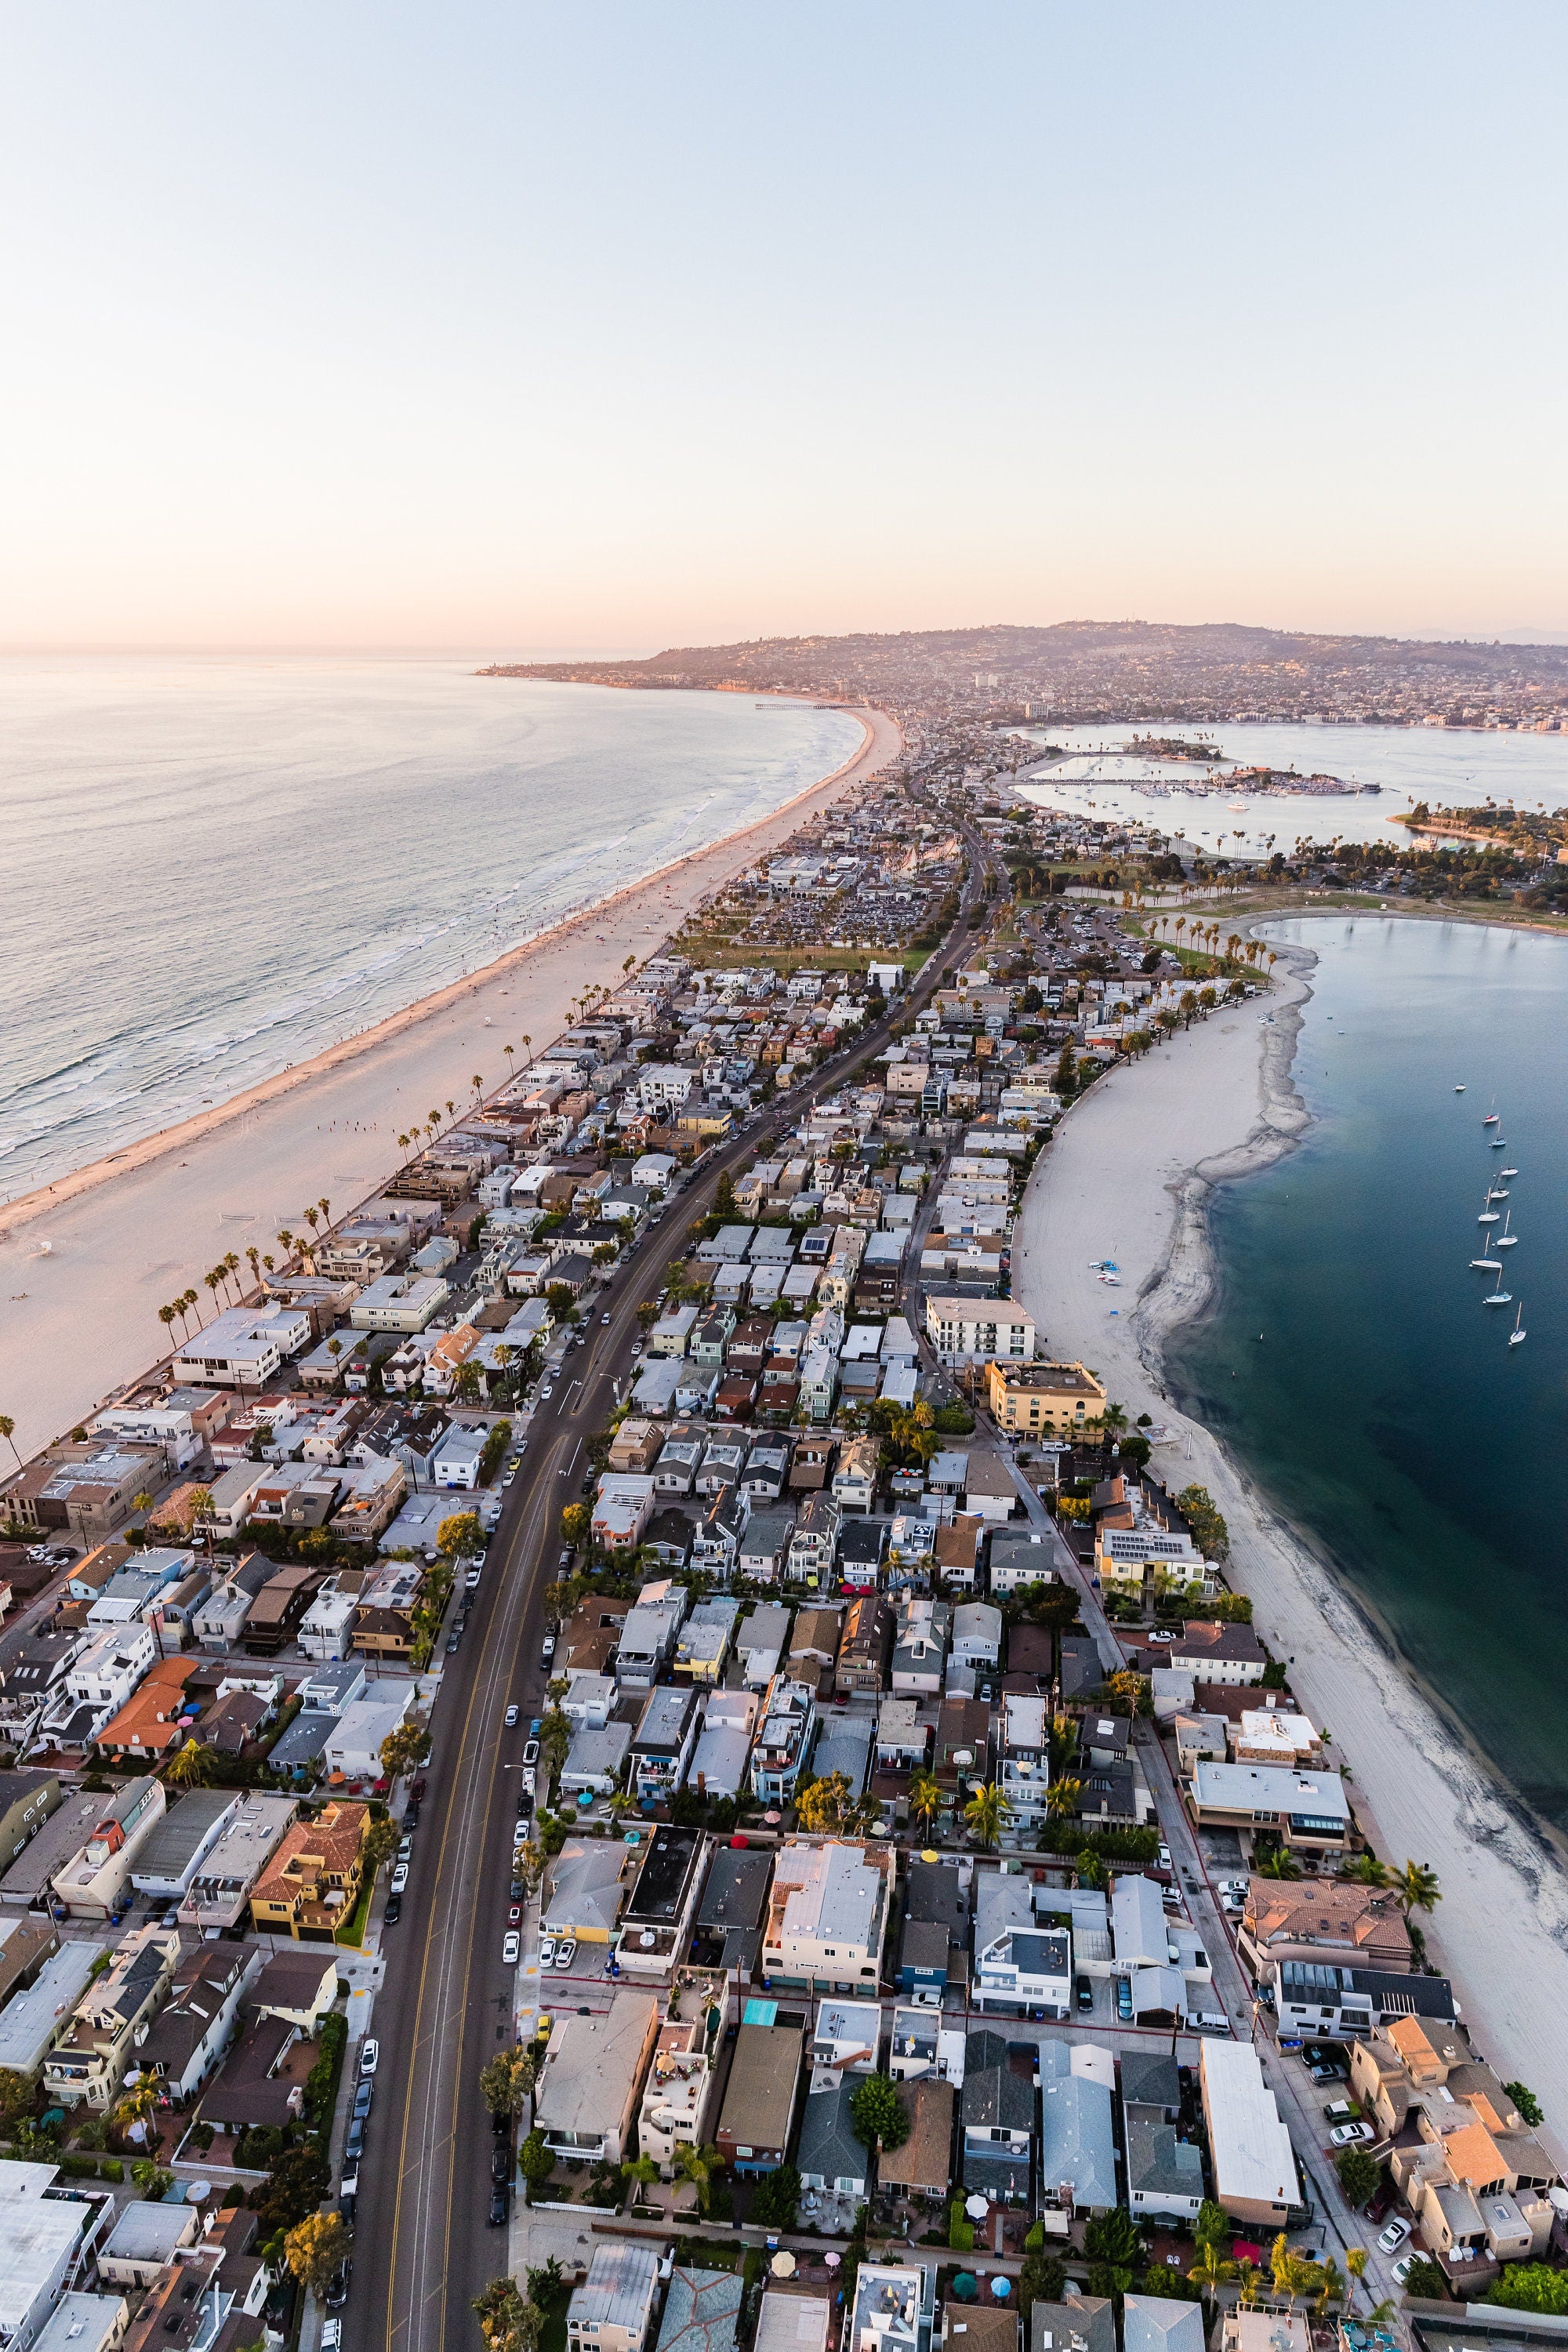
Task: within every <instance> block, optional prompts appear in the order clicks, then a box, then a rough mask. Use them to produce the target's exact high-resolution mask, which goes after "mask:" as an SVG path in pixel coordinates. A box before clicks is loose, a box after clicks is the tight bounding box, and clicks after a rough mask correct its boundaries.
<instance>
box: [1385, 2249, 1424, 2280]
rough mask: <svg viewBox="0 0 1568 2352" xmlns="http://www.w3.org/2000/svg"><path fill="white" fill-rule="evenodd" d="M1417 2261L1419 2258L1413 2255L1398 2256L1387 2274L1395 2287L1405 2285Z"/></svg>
mask: <svg viewBox="0 0 1568 2352" xmlns="http://www.w3.org/2000/svg"><path fill="white" fill-rule="evenodd" d="M1418 2260H1419V2256H1418V2255H1415V2254H1402V2255H1401V2256H1400V2258H1399V2260H1398V2262H1396V2263H1394V2268H1393V2269H1392V2270H1391V2271H1390V2273H1389V2276H1390V2278H1391V2279H1392V2280H1393V2281H1394V2285H1395V2286H1403V2285H1404V2284H1405V2280H1406V2279H1407V2278H1408V2277H1409V2276H1410V2273H1411V2272H1412V2271H1413V2270H1414V2269H1415V2264H1416V2263H1417V2261H1418Z"/></svg>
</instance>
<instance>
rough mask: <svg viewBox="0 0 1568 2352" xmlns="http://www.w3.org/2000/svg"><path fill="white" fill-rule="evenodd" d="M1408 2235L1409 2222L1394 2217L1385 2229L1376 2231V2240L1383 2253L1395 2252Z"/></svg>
mask: <svg viewBox="0 0 1568 2352" xmlns="http://www.w3.org/2000/svg"><path fill="white" fill-rule="evenodd" d="M1409 2235H1410V2224H1409V2222H1408V2221H1399V2220H1398V2219H1395V2220H1394V2221H1391V2222H1390V2223H1389V2225H1388V2227H1387V2229H1386V2230H1382V2231H1379V2232H1378V2240H1377V2242H1378V2244H1379V2245H1380V2246H1381V2247H1382V2249H1383V2251H1384V2253H1385V2254H1396V2253H1397V2252H1399V2249H1400V2247H1401V2246H1402V2245H1403V2244H1404V2243H1405V2239H1406V2238H1407V2237H1408V2236H1409Z"/></svg>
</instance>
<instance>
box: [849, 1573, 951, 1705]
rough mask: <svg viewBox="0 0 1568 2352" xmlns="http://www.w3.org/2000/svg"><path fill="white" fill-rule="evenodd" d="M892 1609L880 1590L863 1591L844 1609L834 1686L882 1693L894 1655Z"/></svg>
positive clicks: (851, 1693) (853, 1691)
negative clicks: (842, 1629) (876, 1591)
mask: <svg viewBox="0 0 1568 2352" xmlns="http://www.w3.org/2000/svg"><path fill="white" fill-rule="evenodd" d="M893 1634H894V1619H893V1612H892V1610H891V1609H890V1608H889V1605H888V1603H887V1601H884V1600H883V1599H882V1597H881V1595H880V1594H879V1593H875V1592H868V1593H863V1594H861V1595H860V1596H859V1597H858V1599H857V1600H854V1601H851V1602H850V1604H849V1607H848V1609H847V1611H846V1612H845V1617H844V1633H843V1636H842V1638H841V1640H840V1642H839V1644H838V1664H837V1670H836V1672H835V1675H834V1689H835V1690H836V1691H837V1692H838V1693H840V1694H841V1695H843V1696H852V1695H853V1694H854V1693H855V1692H856V1691H868V1692H873V1693H880V1691H881V1688H882V1685H883V1683H884V1681H885V1679H886V1677H887V1673H888V1666H889V1661H890V1659H891V1657H892V1654H893ZM938 1686H939V1687H940V1676H939V1678H938Z"/></svg>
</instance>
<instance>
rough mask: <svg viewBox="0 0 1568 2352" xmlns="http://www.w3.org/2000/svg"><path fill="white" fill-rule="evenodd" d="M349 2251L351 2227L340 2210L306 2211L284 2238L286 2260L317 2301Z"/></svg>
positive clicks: (324, 2292) (301, 2283)
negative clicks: (327, 2211) (349, 2227)
mask: <svg viewBox="0 0 1568 2352" xmlns="http://www.w3.org/2000/svg"><path fill="white" fill-rule="evenodd" d="M348 2251H349V2229H348V2224H347V2223H346V2222H345V2221H344V2220H343V2217H342V2214H341V2213H307V2214H306V2216H305V2218H304V2220H303V2221H296V2222H295V2224H294V2227H293V2228H292V2229H291V2230H289V2231H287V2232H286V2234H285V2236H284V2240H283V2259H284V2261H285V2262H286V2263H288V2265H289V2269H290V2270H291V2271H292V2272H293V2273H294V2276H295V2277H296V2278H297V2279H298V2280H299V2282H300V2285H301V2286H302V2287H305V2288H307V2289H308V2290H309V2292H310V2294H313V2295H314V2296H315V2298H316V2300H317V2302H318V2303H319V2302H320V2301H321V2297H322V2296H323V2295H324V2294H326V2292H327V2289H328V2287H329V2286H331V2283H332V2274H333V2273H334V2272H335V2271H336V2270H337V2269H338V2268H339V2266H340V2265H341V2264H342V2263H343V2262H344V2261H345V2260H346V2259H347V2256H348Z"/></svg>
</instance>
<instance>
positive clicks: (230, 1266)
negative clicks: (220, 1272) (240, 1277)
mask: <svg viewBox="0 0 1568 2352" xmlns="http://www.w3.org/2000/svg"><path fill="white" fill-rule="evenodd" d="M223 1263H224V1270H225V1272H226V1273H228V1274H237V1273H238V1272H239V1260H238V1259H237V1257H236V1255H235V1254H234V1252H233V1251H232V1250H230V1252H229V1254H228V1255H227V1256H226V1258H225V1260H224V1262H223ZM235 1287H236V1289H237V1288H238V1287H239V1286H238V1284H236V1285H235Z"/></svg>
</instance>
